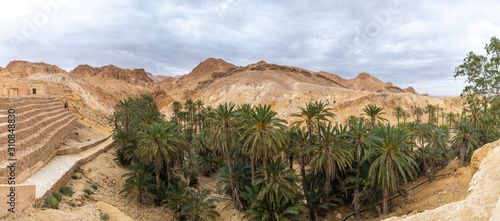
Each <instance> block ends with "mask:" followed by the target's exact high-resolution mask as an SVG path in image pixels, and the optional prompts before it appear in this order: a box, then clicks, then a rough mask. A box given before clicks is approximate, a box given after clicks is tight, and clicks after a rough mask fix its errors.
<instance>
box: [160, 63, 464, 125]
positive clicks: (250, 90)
mask: <svg viewBox="0 0 500 221" xmlns="http://www.w3.org/2000/svg"><path fill="white" fill-rule="evenodd" d="M215 61H217V62H215ZM217 63H219V64H220V63H222V64H226V63H225V62H222V61H221V60H220V59H217V60H216V59H208V60H207V61H204V62H201V63H200V64H199V65H198V66H197V67H196V68H195V69H193V71H192V72H191V73H189V74H187V75H184V76H182V77H181V78H179V79H176V78H166V79H164V80H163V81H161V82H160V85H159V90H157V91H156V93H155V96H156V98H157V99H158V100H159V102H160V108H162V112H164V113H165V114H166V115H167V116H169V114H170V112H171V109H170V104H171V103H172V102H173V101H176V100H186V99H201V100H203V101H204V102H205V104H206V105H212V106H216V105H218V104H219V103H223V102H228V101H233V102H235V103H237V104H241V103H252V104H259V103H266V104H272V105H273V108H274V109H276V110H279V111H278V112H279V113H280V116H281V117H283V118H289V116H290V115H291V114H292V113H295V112H297V111H298V108H297V107H298V106H304V105H305V104H306V103H307V102H310V101H315V100H318V99H321V100H324V101H326V102H329V103H330V105H331V106H332V107H333V108H334V110H335V111H336V113H337V116H338V117H337V119H338V120H339V121H343V119H345V118H346V117H347V116H349V115H353V114H354V115H359V114H361V110H362V108H363V107H364V106H366V105H367V104H370V103H371V104H377V105H379V106H382V107H384V108H386V112H387V113H388V114H387V118H389V119H391V121H394V120H395V118H393V117H392V116H391V115H392V114H391V110H392V109H393V108H394V107H395V106H397V105H402V106H403V107H405V108H406V109H407V110H408V111H411V110H412V108H414V107H416V106H419V107H424V106H425V105H427V104H429V103H431V104H434V105H439V106H440V107H443V108H444V109H445V111H454V112H459V111H460V108H461V101H460V99H459V98H439V99H438V98H432V97H429V96H422V95H419V94H418V93H417V92H416V91H415V90H414V89H413V88H411V87H409V88H406V89H401V88H399V87H397V86H394V85H393V84H392V83H390V82H387V83H384V82H382V81H380V80H379V79H377V78H375V77H373V76H371V75H370V74H368V73H365V72H363V73H360V74H359V75H358V76H357V77H356V78H353V79H344V78H342V77H340V76H338V75H335V74H331V73H327V72H313V71H309V70H305V69H302V68H297V67H291V66H284V65H277V64H269V63H266V62H264V61H260V62H257V63H255V64H250V65H247V66H245V67H240V66H234V65H232V64H227V65H224V66H222V68H219V69H218V70H217V69H216V68H207V67H216V65H215V64H217Z"/></svg>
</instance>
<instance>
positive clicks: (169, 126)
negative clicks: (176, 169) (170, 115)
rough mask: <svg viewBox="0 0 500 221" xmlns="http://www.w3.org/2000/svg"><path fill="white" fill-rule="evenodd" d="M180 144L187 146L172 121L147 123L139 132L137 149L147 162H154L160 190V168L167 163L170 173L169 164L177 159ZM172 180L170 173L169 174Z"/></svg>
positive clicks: (138, 153)
mask: <svg viewBox="0 0 500 221" xmlns="http://www.w3.org/2000/svg"><path fill="white" fill-rule="evenodd" d="M180 146H185V141H184V139H183V136H181V135H180V133H179V130H178V128H177V126H176V125H175V124H174V123H171V122H168V123H167V122H165V121H162V122H154V123H153V124H151V125H147V126H146V127H145V128H144V131H142V132H139V148H138V149H137V150H136V152H137V155H139V156H140V157H141V158H142V159H143V160H145V161H146V162H150V163H154V165H155V173H156V188H157V189H158V190H160V185H161V181H160V168H162V166H163V165H164V164H165V166H166V171H167V174H170V170H169V167H168V165H169V164H170V163H171V162H172V161H173V160H174V159H175V154H176V151H177V149H178V147H180ZM168 182H170V175H168Z"/></svg>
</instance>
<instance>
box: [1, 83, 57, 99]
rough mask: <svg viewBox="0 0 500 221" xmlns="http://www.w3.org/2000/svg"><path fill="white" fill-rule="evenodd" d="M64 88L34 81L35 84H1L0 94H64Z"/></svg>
mask: <svg viewBox="0 0 500 221" xmlns="http://www.w3.org/2000/svg"><path fill="white" fill-rule="evenodd" d="M63 92H64V91H63V89H62V88H61V87H58V86H53V85H48V84H41V83H34V84H29V83H25V84H18V83H17V84H0V96H3V97H19V96H48V95H58V94H63Z"/></svg>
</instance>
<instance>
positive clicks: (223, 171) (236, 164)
mask: <svg viewBox="0 0 500 221" xmlns="http://www.w3.org/2000/svg"><path fill="white" fill-rule="evenodd" d="M231 168H232V169H233V172H232V174H233V177H234V181H235V184H234V185H235V188H236V190H237V191H238V192H243V191H244V190H245V186H248V185H249V183H250V182H252V180H251V175H252V174H251V172H250V165H248V163H246V162H242V161H233V165H231ZM215 180H216V181H217V184H216V188H217V191H216V192H217V193H220V194H226V195H230V196H232V195H233V189H232V188H231V177H230V176H229V168H228V164H226V165H224V166H223V167H221V168H220V169H219V170H218V171H217V173H216V176H215Z"/></svg>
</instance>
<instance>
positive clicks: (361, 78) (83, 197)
mask: <svg viewBox="0 0 500 221" xmlns="http://www.w3.org/2000/svg"><path fill="white" fill-rule="evenodd" d="M0 80H1V82H2V84H3V85H9V84H13V85H14V84H25V85H28V84H47V85H53V86H57V87H60V88H61V91H62V93H58V94H51V95H49V96H52V97H55V98H56V99H57V100H58V101H60V102H61V104H67V105H68V109H69V110H70V111H71V113H72V114H73V115H74V116H76V117H77V119H78V121H79V122H80V124H81V125H83V128H84V129H81V130H80V131H79V133H78V134H72V135H71V137H67V138H66V139H65V140H64V142H63V144H62V145H61V147H60V148H64V147H65V146H72V145H77V144H78V143H81V142H82V141H85V140H88V139H89V138H96V137H99V138H103V137H106V136H107V135H109V134H110V133H111V132H112V129H111V128H112V125H111V124H110V115H111V114H112V112H113V110H114V107H115V105H116V104H117V103H118V101H119V100H123V99H125V98H127V97H138V96H140V95H141V94H149V95H151V96H152V97H153V98H154V99H155V100H156V101H157V102H158V104H159V108H160V111H161V113H162V114H164V115H165V118H167V119H169V118H170V117H172V103H173V102H174V101H180V100H186V99H193V100H195V99H199V100H202V101H204V103H205V105H206V106H216V105H218V104H220V103H224V102H227V101H234V102H237V104H243V103H252V104H272V108H273V110H276V111H277V112H278V114H279V116H280V117H282V118H285V119H287V120H288V121H289V122H293V121H294V119H293V118H291V117H290V115H291V114H293V113H297V112H298V107H300V106H304V105H305V104H306V103H307V102H311V101H315V100H323V101H325V102H327V103H328V104H329V105H330V106H331V107H332V108H333V112H334V113H335V114H336V117H335V119H334V121H337V122H339V123H345V119H346V118H347V117H348V116H350V115H357V116H358V115H360V114H361V110H362V108H363V107H365V106H366V105H368V104H377V105H378V106H380V107H383V108H385V111H386V112H387V114H386V115H385V117H386V118H387V119H388V121H389V122H391V123H392V124H396V122H397V119H396V117H394V116H392V113H391V112H392V110H393V109H394V108H395V107H396V106H398V105H401V106H402V107H403V108H404V109H405V110H407V111H408V112H411V111H412V110H413V109H414V108H415V107H421V108H423V107H425V106H426V105H428V104H432V105H435V106H437V107H439V108H441V111H442V112H443V113H444V112H446V113H448V112H453V113H459V112H461V111H462V109H463V104H462V103H463V100H462V99H461V98H460V97H443V98H433V97H430V96H429V95H427V94H419V93H418V92H417V91H415V90H414V89H413V88H411V87H409V88H405V89H402V88H399V87H397V86H395V85H393V84H392V83H390V82H386V83H384V82H382V81H380V80H378V79H377V78H375V77H373V76H372V75H370V74H368V73H365V72H362V73H360V74H359V75H358V76H357V77H356V78H353V79H344V78H342V77H340V76H338V75H335V74H331V73H326V72H313V71H308V70H305V69H301V68H297V67H290V66H282V65H277V64H269V63H266V62H264V61H261V62H258V63H255V64H249V65H247V66H244V67H242V66H235V65H233V64H230V63H227V62H225V61H224V60H222V59H214V58H209V59H207V60H205V61H203V62H201V63H200V64H199V65H198V66H197V67H195V68H194V69H193V71H191V72H190V73H188V74H186V75H183V76H180V77H167V76H153V75H151V74H150V73H147V72H145V71H144V70H143V69H134V70H128V69H122V68H119V67H115V66H113V65H108V66H104V67H91V66H89V65H80V66H78V67H76V68H75V69H73V70H71V71H69V72H68V71H65V70H62V69H60V68H58V67H57V66H55V65H49V64H45V63H31V62H26V61H13V62H11V63H9V64H8V65H7V66H6V67H5V68H0ZM420 93H424V92H420ZM413 118H414V117H413V116H411V117H409V118H408V120H410V119H413ZM400 120H401V121H403V119H400ZM439 122H442V119H439ZM439 124H442V123H439ZM114 153H115V150H114V149H113V148H112V149H110V150H108V151H106V152H104V153H102V154H100V155H98V156H97V157H96V158H95V159H93V160H92V161H90V162H88V163H85V164H84V165H82V166H81V167H79V168H78V169H79V170H80V171H81V172H75V174H74V175H76V176H78V177H79V179H72V180H71V181H69V182H68V183H67V184H66V185H67V186H71V187H72V188H73V190H75V192H76V193H75V194H74V195H73V196H72V197H67V196H65V197H64V200H63V201H62V202H61V207H60V209H59V210H54V209H49V208H44V207H41V208H40V207H33V206H32V207H29V208H27V209H26V210H24V211H23V212H22V215H21V216H20V217H19V218H18V219H19V220H98V219H99V217H100V214H102V213H107V214H109V215H110V217H111V218H110V220H165V219H168V218H167V217H171V216H172V215H173V214H172V213H170V212H169V211H168V210H165V209H163V208H162V207H156V206H154V205H151V204H148V205H140V206H137V205H136V204H135V203H132V202H129V201H128V200H127V199H125V198H124V197H123V194H120V193H119V192H120V190H121V187H122V186H123V184H124V179H122V178H121V177H122V175H123V174H125V173H128V172H130V171H131V170H130V169H129V168H126V167H123V166H121V165H120V164H118V163H117V162H115V161H114V160H113V159H114V158H115V156H114ZM295 167H296V165H295ZM477 169H478V167H477V166H476V168H473V167H471V166H467V167H462V168H458V162H457V161H456V160H453V161H450V162H449V163H448V164H447V166H446V167H444V168H443V169H441V170H440V171H439V172H438V173H437V175H438V177H437V178H436V180H435V181H434V182H427V183H425V184H423V185H421V186H419V187H418V188H416V189H414V190H413V191H411V192H410V193H409V197H408V198H404V199H403V198H398V199H395V200H393V201H392V205H393V208H392V211H393V212H392V213H391V214H390V215H386V216H382V217H378V218H375V214H374V213H373V212H365V213H363V214H362V217H363V218H364V219H368V220H381V219H384V218H389V217H394V216H398V217H411V216H412V215H416V214H423V212H424V211H427V210H433V209H436V208H440V207H441V206H443V205H447V204H450V203H453V202H458V203H460V202H462V201H464V200H467V199H468V197H469V191H468V190H469V188H470V183H471V180H472V177H473V176H474V174H475V172H476V170H477ZM439 175H441V176H439ZM199 179H200V181H199V182H200V184H201V187H202V188H205V189H209V190H211V192H215V189H216V187H215V186H216V182H215V180H214V178H213V177H204V176H201V177H200V178H199ZM424 180H425V177H421V178H419V179H418V180H415V181H413V182H411V183H410V184H409V185H408V186H409V187H410V186H413V185H415V184H418V183H420V182H422V181H424ZM91 183H96V184H97V185H98V187H99V188H98V189H97V190H96V191H95V194H94V195H88V194H85V193H83V192H82V189H84V188H85V187H88V186H89V185H90V184H91ZM71 201H73V202H74V203H75V204H76V206H70V205H69V202H71ZM216 210H217V211H218V212H219V213H220V214H221V217H220V220H241V219H242V217H243V215H244V213H243V212H239V211H237V210H236V209H234V207H232V205H231V204H230V203H228V202H224V201H221V202H218V203H217V209H216ZM351 212H353V210H351V209H349V208H346V207H338V208H336V209H333V210H331V211H329V212H328V214H327V216H326V219H327V220H340V218H342V217H343V216H345V215H347V214H348V213H351ZM352 219H353V218H352ZM393 219H398V218H393Z"/></svg>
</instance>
